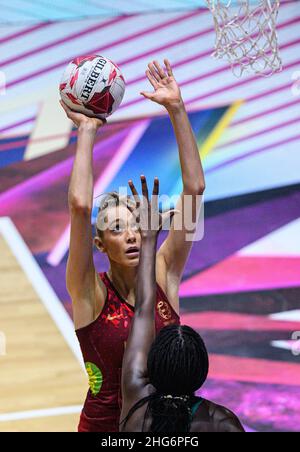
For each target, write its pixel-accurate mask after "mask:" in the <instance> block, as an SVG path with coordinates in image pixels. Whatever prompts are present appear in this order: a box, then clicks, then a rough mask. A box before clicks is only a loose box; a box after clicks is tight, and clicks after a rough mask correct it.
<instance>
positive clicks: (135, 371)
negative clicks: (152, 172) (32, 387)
mask: <svg viewBox="0 0 300 452" xmlns="http://www.w3.org/2000/svg"><path fill="white" fill-rule="evenodd" d="M141 181H142V194H143V201H144V202H143V201H140V200H139V197H138V194H137V191H136V189H135V187H134V185H133V183H132V181H130V182H129V185H130V188H131V190H132V193H133V195H134V197H135V199H136V200H137V204H138V206H139V208H138V213H139V221H140V233H141V252H140V253H141V254H140V257H139V268H138V275H137V285H136V301H135V313H134V318H133V322H132V326H131V330H130V335H129V338H128V341H127V345H126V350H125V354H124V358H123V365H122V396H123V406H122V413H121V419H123V418H124V417H125V416H126V415H127V413H128V410H129V408H130V407H131V406H132V405H133V404H134V403H135V402H137V401H138V400H139V399H141V398H142V397H144V396H146V395H147V385H148V378H147V359H148V353H149V350H150V347H151V344H152V342H153V341H154V338H155V300H156V275H155V273H156V245H157V237H158V234H159V230H160V227H161V224H162V223H163V221H164V218H163V216H162V215H161V214H160V213H159V210H158V190H159V182H158V179H157V178H155V180H154V187H153V192H152V199H151V203H150V201H149V198H148V188H147V182H146V178H145V177H144V176H142V177H141ZM174 213H175V211H174V210H173V211H169V212H167V213H166V216H172V215H174Z"/></svg>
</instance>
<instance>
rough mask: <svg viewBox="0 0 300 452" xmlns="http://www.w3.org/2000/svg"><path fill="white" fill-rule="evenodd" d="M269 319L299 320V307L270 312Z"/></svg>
mask: <svg viewBox="0 0 300 452" xmlns="http://www.w3.org/2000/svg"><path fill="white" fill-rule="evenodd" d="M269 317H270V319H273V320H282V321H286V322H300V309H293V310H291V311H284V312H277V313H275V314H271V315H270V316H269Z"/></svg>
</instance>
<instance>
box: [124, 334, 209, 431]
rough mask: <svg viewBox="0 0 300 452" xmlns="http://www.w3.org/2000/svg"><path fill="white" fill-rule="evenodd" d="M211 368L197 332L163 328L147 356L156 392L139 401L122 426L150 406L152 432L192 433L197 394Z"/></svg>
mask: <svg viewBox="0 0 300 452" xmlns="http://www.w3.org/2000/svg"><path fill="white" fill-rule="evenodd" d="M208 366H209V363H208V354H207V350H206V347H205V344H204V342H203V340H202V338H201V337H200V336H199V334H198V333H197V332H196V331H195V330H193V329H192V328H190V327H189V326H181V325H171V326H167V327H165V328H163V329H162V330H161V331H160V332H159V333H158V335H157V337H156V339H155V341H154V342H153V344H152V346H151V349H150V352H149V355H148V378H149V383H150V384H151V385H153V386H154V388H155V390H156V391H155V392H154V393H153V394H151V395H149V396H148V397H144V398H143V399H141V400H139V401H138V402H137V403H136V404H135V405H134V406H133V407H132V408H131V409H130V410H129V412H128V415H127V416H126V418H125V419H124V420H123V421H122V423H124V425H126V423H127V421H128V419H129V418H130V417H131V415H132V414H133V413H134V412H135V411H136V410H137V409H138V408H140V407H141V406H143V405H144V404H145V403H147V402H148V407H147V410H146V414H145V419H146V417H147V415H150V416H151V419H152V423H151V427H150V431H151V432H188V431H190V428H191V422H192V413H191V406H192V403H193V400H194V392H195V391H196V390H197V389H199V388H200V387H201V386H202V385H203V383H204V382H205V380H206V378H207V374H208ZM145 419H144V424H145ZM144 424H143V430H144Z"/></svg>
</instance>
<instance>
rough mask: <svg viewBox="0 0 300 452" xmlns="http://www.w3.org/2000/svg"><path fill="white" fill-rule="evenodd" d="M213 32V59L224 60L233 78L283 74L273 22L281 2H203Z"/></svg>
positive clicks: (259, 0)
mask: <svg viewBox="0 0 300 452" xmlns="http://www.w3.org/2000/svg"><path fill="white" fill-rule="evenodd" d="M206 3H207V5H208V8H209V9H210V11H211V13H212V15H213V18H214V25H215V30H216V42H215V51H214V53H213V56H214V57H215V58H225V59H226V60H227V61H228V62H229V63H230V65H231V67H232V70H233V73H234V75H235V76H237V77H240V76H241V75H242V74H243V73H244V72H245V71H246V72H252V73H255V74H258V75H262V76H265V77H267V76H270V75H272V74H274V73H276V72H280V71H281V70H282V61H281V58H280V56H279V47H278V37H277V32H276V20H277V16H278V10H279V6H280V0H206Z"/></svg>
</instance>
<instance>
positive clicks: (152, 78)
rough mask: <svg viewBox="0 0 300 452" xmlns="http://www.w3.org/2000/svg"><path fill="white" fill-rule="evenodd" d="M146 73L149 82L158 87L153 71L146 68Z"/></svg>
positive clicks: (155, 87)
mask: <svg viewBox="0 0 300 452" xmlns="http://www.w3.org/2000/svg"><path fill="white" fill-rule="evenodd" d="M146 75H147V78H148V80H149V82H150V83H151V85H152V86H153V88H154V89H157V87H158V82H157V81H156V79H155V78H154V77H153V75H152V73H151V72H150V71H149V69H147V70H146Z"/></svg>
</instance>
